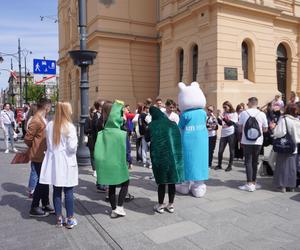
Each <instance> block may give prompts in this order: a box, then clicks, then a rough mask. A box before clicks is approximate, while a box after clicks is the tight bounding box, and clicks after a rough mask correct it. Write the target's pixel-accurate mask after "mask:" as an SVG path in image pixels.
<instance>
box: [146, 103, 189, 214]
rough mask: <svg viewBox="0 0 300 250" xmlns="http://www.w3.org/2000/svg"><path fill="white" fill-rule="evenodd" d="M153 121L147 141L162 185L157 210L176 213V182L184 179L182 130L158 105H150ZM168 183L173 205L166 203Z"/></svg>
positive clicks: (159, 183)
mask: <svg viewBox="0 0 300 250" xmlns="http://www.w3.org/2000/svg"><path fill="white" fill-rule="evenodd" d="M150 115H151V116H152V122H151V123H150V124H149V126H148V131H147V133H146V140H147V141H150V142H151V144H150V156H151V161H152V170H153V174H154V177H155V181H156V183H157V184H158V204H157V205H156V206H155V207H154V210H155V211H156V212H158V213H163V212H164V211H165V210H167V211H168V212H170V213H173V212H174V205H173V203H174V198H175V193H176V189H175V184H177V183H181V182H183V181H184V166H183V152H182V143H181V135H180V130H179V128H178V126H177V124H176V123H175V122H173V121H170V120H169V119H168V117H167V116H166V115H165V114H164V113H163V112H161V111H160V109H159V108H156V107H154V106H151V107H150ZM167 184H168V194H169V204H168V205H167V206H166V205H165V204H164V197H165V191H166V185H167Z"/></svg>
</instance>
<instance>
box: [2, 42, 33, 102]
mask: <svg viewBox="0 0 300 250" xmlns="http://www.w3.org/2000/svg"><path fill="white" fill-rule="evenodd" d="M21 53H22V55H23V57H25V75H26V56H27V55H28V53H30V54H32V52H31V51H29V50H27V49H23V50H21V40H20V38H19V39H18V52H16V53H11V54H9V53H3V52H0V63H2V62H3V61H4V59H3V57H4V56H10V57H13V58H14V59H16V60H17V61H18V66H19V84H20V92H19V93H20V101H19V105H20V106H22V105H23V88H22V65H21V58H22V56H21ZM11 70H13V67H12V59H11ZM25 78H26V76H25ZM25 80H27V79H25ZM12 89H13V87H12ZM26 91H27V90H26ZM13 96H15V94H14V95H13ZM13 96H12V100H13Z"/></svg>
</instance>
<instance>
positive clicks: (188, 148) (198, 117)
mask: <svg viewBox="0 0 300 250" xmlns="http://www.w3.org/2000/svg"><path fill="white" fill-rule="evenodd" d="M178 87H179V95H178V104H179V109H180V110H181V112H182V113H181V116H180V121H179V124H178V126H179V128H180V129H181V135H182V144H183V157H184V172H185V182H184V183H182V184H179V185H177V186H176V189H177V192H179V193H181V194H188V193H189V192H191V193H192V195H193V196H194V197H203V196H204V195H205V193H206V185H205V184H204V181H205V180H207V179H208V131H207V128H206V112H205V110H204V108H205V105H206V98H205V96H204V94H203V92H202V90H201V89H200V86H199V84H198V83H197V82H192V83H191V85H190V86H187V85H185V84H184V83H182V82H180V83H179V84H178Z"/></svg>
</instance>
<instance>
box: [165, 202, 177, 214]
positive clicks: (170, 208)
mask: <svg viewBox="0 0 300 250" xmlns="http://www.w3.org/2000/svg"><path fill="white" fill-rule="evenodd" d="M166 210H167V211H168V212H169V213H171V214H172V213H174V211H175V209H174V205H173V204H168V205H167V206H166Z"/></svg>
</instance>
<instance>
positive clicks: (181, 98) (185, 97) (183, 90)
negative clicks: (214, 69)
mask: <svg viewBox="0 0 300 250" xmlns="http://www.w3.org/2000/svg"><path fill="white" fill-rule="evenodd" d="M178 87H179V94H178V104H179V109H180V110H181V112H183V111H185V110H189V109H199V108H205V105H206V98H205V96H204V94H203V92H202V90H201V89H200V86H199V83H197V82H192V83H191V85H190V86H187V85H185V84H184V83H183V82H180V83H178Z"/></svg>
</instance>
